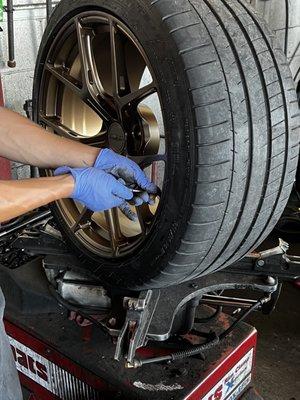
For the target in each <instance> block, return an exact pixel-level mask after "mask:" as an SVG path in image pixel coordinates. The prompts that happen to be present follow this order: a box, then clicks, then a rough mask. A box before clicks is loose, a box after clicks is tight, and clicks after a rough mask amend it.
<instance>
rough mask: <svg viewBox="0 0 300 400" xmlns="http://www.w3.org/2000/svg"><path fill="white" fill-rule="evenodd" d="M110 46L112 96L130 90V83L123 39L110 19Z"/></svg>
mask: <svg viewBox="0 0 300 400" xmlns="http://www.w3.org/2000/svg"><path fill="white" fill-rule="evenodd" d="M110 46H111V65H112V88H113V96H116V95H117V96H121V95H122V94H126V93H129V92H130V84H129V78H128V72H127V67H126V58H125V41H124V35H122V34H121V33H120V32H119V31H118V29H117V26H116V24H115V23H114V21H112V20H111V21H110Z"/></svg>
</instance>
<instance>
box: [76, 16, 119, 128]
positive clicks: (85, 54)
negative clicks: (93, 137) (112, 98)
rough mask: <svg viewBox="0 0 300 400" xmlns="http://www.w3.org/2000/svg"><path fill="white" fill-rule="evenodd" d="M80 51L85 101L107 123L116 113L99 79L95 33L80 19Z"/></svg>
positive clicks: (77, 20)
mask: <svg viewBox="0 0 300 400" xmlns="http://www.w3.org/2000/svg"><path fill="white" fill-rule="evenodd" d="M75 25H76V31H77V40H78V49H79V55H80V60H81V69H82V71H81V72H82V86H83V101H85V102H86V103H87V104H88V105H89V106H90V107H91V108H92V109H93V110H94V111H95V112H96V113H97V114H99V115H100V116H101V118H103V119H104V120H106V121H109V120H111V119H112V118H114V117H115V115H114V114H115V112H114V110H113V109H112V107H111V105H110V104H109V99H108V95H107V94H106V93H105V91H104V88H103V86H102V84H101V80H100V78H99V74H98V70H97V65H96V62H95V57H94V51H93V47H92V41H93V37H94V31H93V30H92V29H91V28H86V27H83V26H82V25H81V23H80V21H79V19H76V20H75Z"/></svg>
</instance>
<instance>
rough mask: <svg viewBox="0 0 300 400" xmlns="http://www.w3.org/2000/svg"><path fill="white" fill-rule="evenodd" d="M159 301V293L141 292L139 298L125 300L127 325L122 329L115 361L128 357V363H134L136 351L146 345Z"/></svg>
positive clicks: (126, 298) (151, 291)
mask: <svg viewBox="0 0 300 400" xmlns="http://www.w3.org/2000/svg"><path fill="white" fill-rule="evenodd" d="M158 299H159V291H153V290H148V291H144V292H141V294H140V296H139V297H138V298H129V297H125V298H124V307H125V308H126V309H127V313H126V319H125V323H124V325H123V328H122V329H121V331H120V333H119V336H118V340H117V345H116V351H115V357H114V358H115V360H118V361H120V360H121V358H123V357H126V358H127V362H128V363H129V364H130V363H132V362H133V360H134V357H135V353H136V350H137V349H138V348H140V347H143V346H144V345H145V342H146V341H147V338H146V335H147V332H148V330H149V324H150V322H151V320H152V318H153V314H154V311H155V309H156V306H157V302H158Z"/></svg>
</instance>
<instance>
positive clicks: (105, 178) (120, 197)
mask: <svg viewBox="0 0 300 400" xmlns="http://www.w3.org/2000/svg"><path fill="white" fill-rule="evenodd" d="M68 173H70V174H72V176H73V178H74V180H75V188H74V191H73V193H72V195H71V198H72V199H74V200H77V201H79V202H80V203H82V204H83V205H85V206H86V207H87V208H88V209H90V210H92V211H95V212H98V211H104V210H109V209H110V208H114V207H120V206H122V207H125V205H126V200H131V199H132V198H133V193H132V191H131V190H130V189H128V188H127V187H126V186H125V185H123V184H122V183H121V182H119V181H117V179H116V178H115V177H113V176H112V175H110V174H108V173H106V172H105V171H102V170H101V169H96V168H70V167H60V168H58V169H56V170H55V171H54V175H63V174H68Z"/></svg>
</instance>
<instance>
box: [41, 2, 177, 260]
mask: <svg viewBox="0 0 300 400" xmlns="http://www.w3.org/2000/svg"><path fill="white" fill-rule="evenodd" d="M78 10H79V9H78ZM78 10H77V11H78ZM95 12H96V13H97V14H99V15H100V16H101V17H102V16H103V17H102V18H101V17H100V18H99V21H100V19H102V21H103V22H105V23H108V22H109V19H113V20H114V21H116V23H117V26H118V29H120V30H121V31H122V32H123V33H124V34H125V35H126V36H127V37H129V40H131V41H133V43H134V45H135V46H136V47H137V49H138V51H139V52H140V54H141V55H142V57H143V58H144V60H145V65H146V66H147V68H148V69H149V71H150V73H151V76H152V79H153V82H154V80H155V78H154V77H155V74H154V70H153V67H152V64H151V62H150V61H149V58H148V56H147V54H146V52H145V50H144V48H143V47H142V45H141V44H140V42H139V40H138V39H137V37H136V35H135V34H134V33H133V32H132V30H131V29H130V28H129V27H128V26H127V25H126V23H125V22H124V21H122V20H121V19H120V18H119V17H117V16H116V15H114V14H113V13H112V14H109V13H108V12H105V11H102V10H101V8H98V7H97V6H95V10H93V11H83V12H82V13H79V14H77V13H76V11H75V10H73V11H72V14H74V15H73V16H72V18H70V19H68V20H67V21H66V22H62V23H61V24H58V25H57V32H56V33H55V40H52V42H51V44H50V47H48V48H47V45H44V47H43V49H42V50H43V51H45V49H47V53H46V54H45V59H46V62H48V60H49V55H50V54H51V55H52V56H53V49H55V45H56V44H57V42H58V40H59V38H60V36H61V33H69V34H72V32H73V29H72V25H73V24H74V21H75V19H76V18H78V17H79V16H81V15H83V16H84V17H82V18H84V19H86V18H91V19H95ZM80 18H81V17H80ZM66 29H69V32H66ZM52 39H53V37H52ZM48 43H49V38H48ZM57 52H59V48H58V49H57ZM36 74H37V70H36V72H35V76H36ZM40 76H41V84H40V86H39V90H38V96H37V97H36V102H37V104H38V105H40V104H41V101H40V99H41V98H42V99H43V98H44V96H43V93H41V92H42V87H43V84H44V81H45V69H44V68H42V69H41V70H40ZM155 84H156V88H157V90H156V94H157V96H158V100H159V104H160V105H161V104H162V99H161V92H160V87H159V84H158V82H157V81H156V80H155ZM36 110H37V112H36V113H35V121H36V122H37V123H40V108H39V107H37V108H36ZM162 118H163V124H164V126H165V116H164V115H163V114H162ZM113 123H114V121H112V122H111V124H113ZM165 144H166V145H165V148H166V150H165V151H166V152H165V161H166V162H167V160H168V158H169V157H168V151H167V150H168V145H167V144H168V141H167V139H166V141H165ZM164 171H165V172H164V179H163V187H165V186H166V181H167V180H166V175H167V168H166V167H165V169H164ZM46 174H47V172H46ZM164 197H165V196H164V191H162V195H161V197H160V202H159V205H158V207H157V210H156V213H155V217H154V219H153V222H152V226H151V228H150V229H149V232H148V233H147V235H145V236H144V237H141V238H140V239H138V240H137V241H136V243H134V245H130V246H129V247H130V248H129V250H128V251H126V253H122V254H120V255H118V256H117V257H112V256H111V254H110V253H109V252H108V253H109V254H108V255H107V256H106V254H103V252H102V253H101V254H99V252H97V251H93V250H92V249H91V245H90V244H89V246H86V245H85V247H87V248H88V249H89V250H91V251H92V253H93V256H99V255H100V256H101V257H103V258H107V259H109V260H110V262H112V263H114V261H116V262H118V261H119V260H120V259H124V258H128V256H132V255H133V253H132V251H134V252H135V253H136V251H138V250H139V249H140V248H141V245H142V244H143V243H144V242H145V240H147V239H149V237H150V235H151V233H152V232H153V230H155V226H156V225H157V220H158V219H159V218H160V214H161V210H162V207H163V198H164ZM55 204H56V207H57V208H58V209H59V210H60V213H61V214H62V215H64V217H66V215H65V212H64V210H63V209H62V208H61V206H60V204H59V202H55ZM64 220H65V218H64ZM65 222H66V221H65ZM66 226H67V227H68V229H69V230H71V228H70V225H69V224H68V223H67V222H66ZM84 236H85V235H84ZM84 236H82V237H81V243H82V244H83V243H84V242H85V240H84Z"/></svg>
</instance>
